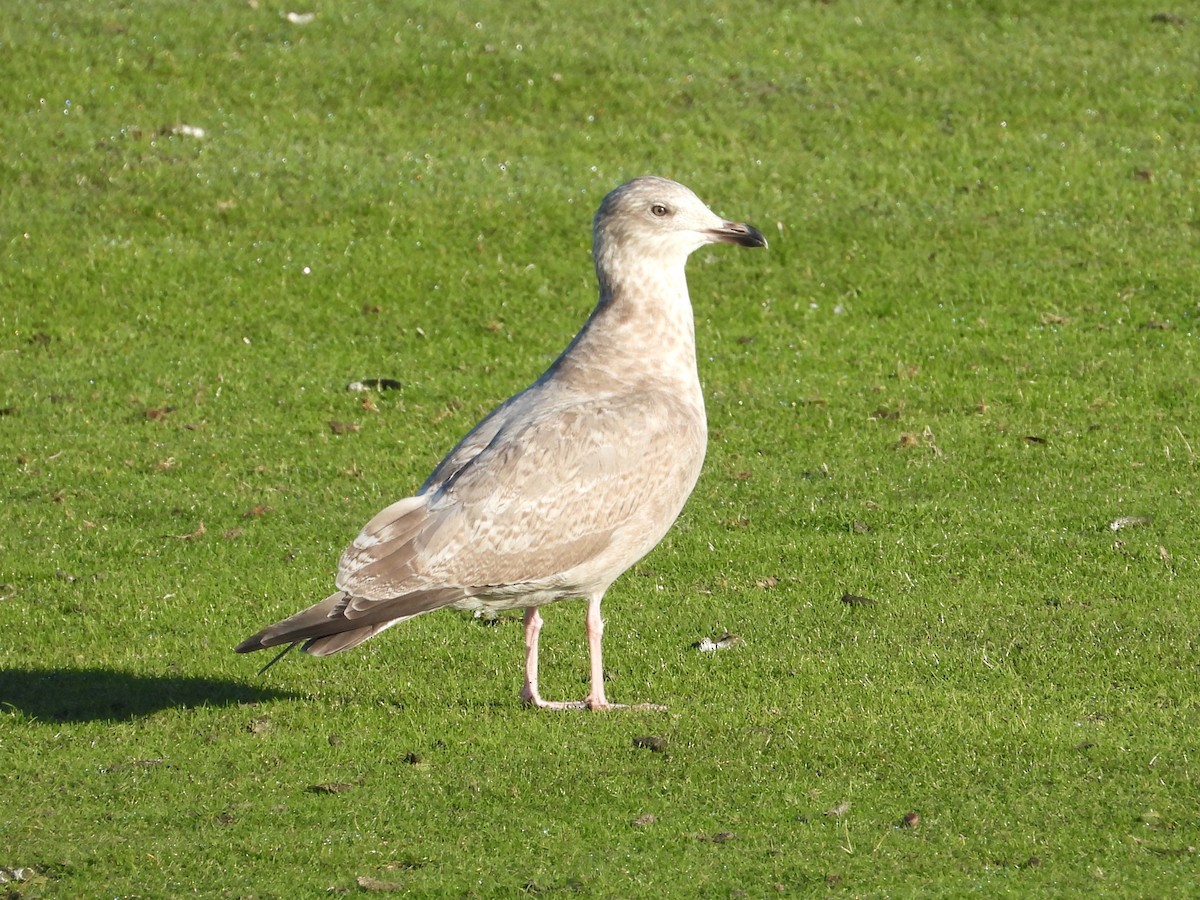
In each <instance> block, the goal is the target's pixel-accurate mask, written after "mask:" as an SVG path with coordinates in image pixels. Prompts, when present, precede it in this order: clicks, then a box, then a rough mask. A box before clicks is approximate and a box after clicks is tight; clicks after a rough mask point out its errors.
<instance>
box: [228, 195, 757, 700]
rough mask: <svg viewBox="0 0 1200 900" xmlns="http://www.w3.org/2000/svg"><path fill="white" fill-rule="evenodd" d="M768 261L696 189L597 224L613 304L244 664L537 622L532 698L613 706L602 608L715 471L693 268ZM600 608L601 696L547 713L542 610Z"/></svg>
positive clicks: (624, 204) (607, 298) (647, 200)
mask: <svg viewBox="0 0 1200 900" xmlns="http://www.w3.org/2000/svg"><path fill="white" fill-rule="evenodd" d="M717 242H725V243H736V244H741V245H742V246H747V247H765V246H766V243H767V242H766V239H765V238H763V236H762V234H760V233H759V232H758V231H757V230H755V229H754V228H752V227H750V226H748V225H742V224H738V223H734V222H727V221H725V220H723V219H721V218H719V217H718V216H716V215H714V214H713V213H712V212H711V211H710V210H709V209H708V208H707V207H706V206H705V205H704V204H703V203H702V202H701V201H700V200H699V199H698V198H697V197H696V195H695V194H693V193H692V192H691V191H690V190H688V189H687V188H686V187H684V186H683V185H680V184H676V183H675V182H673V181H668V180H667V179H665V178H656V177H649V176H648V177H644V178H637V179H634V180H633V181H630V182H628V183H626V184H623V185H621V187H619V188H617V189H616V190H614V191H613V192H612V193H610V194H609V195H608V196H607V197H605V198H604V201H603V203H602V204H601V206H600V210H599V212H597V214H596V219H595V224H594V242H593V243H594V246H593V254H594V257H595V262H596V274H597V278H598V280H599V282H600V299H599V302H598V303H597V305H596V308H595V310H594V311H593V312H592V315H591V317H590V318H589V319H588V321H587V323H586V324H585V325H584V326H583V328H582V329H581V330H580V332H579V334H577V335H576V336H575V339H574V340H573V341H572V342H571V344H570V346H568V347H567V349H566V350H565V351H563V353H562V355H561V356H559V358H558V359H557V360H556V361H555V362H554V364H553V365H551V366H550V368H549V369H547V370H546V372H545V373H544V374H543V375H542V376H541V377H540V378H539V379H538V380H537V381H535V382H534V383H533V384H532V385H530V386H529V387H528V388H526V389H525V390H524V391H522V392H521V393H519V394H517V395H516V396H514V397H512V398H510V399H509V400H507V401H506V402H504V403H503V404H501V405H500V406H498V407H497V408H496V409H495V410H493V411H492V412H491V414H489V415H488V416H487V418H485V419H484V420H483V421H482V422H480V423H479V424H478V425H477V426H475V428H474V429H472V431H471V432H470V433H469V434H467V436H466V437H464V438H463V439H462V440H461V441H460V442H459V443H458V445H457V446H456V447H455V448H454V449H453V450H451V451H450V453H449V454H448V455H447V456H446V458H445V459H444V460H442V462H441V463H440V464H439V465H438V467H437V468H436V469H435V470H434V471H433V474H432V475H430V476H429V479H428V480H427V481H426V482H425V484H424V485H422V487H421V489H420V490H419V491H418V492H417V494H416V495H415V496H413V497H407V498H405V499H403V500H399V501H397V502H396V503H393V504H392V505H391V506H389V507H388V508H387V509H385V510H383V511H382V512H380V513H379V514H378V515H377V516H375V518H373V519H372V520H371V521H370V522H368V523H367V525H366V527H364V528H363V530H362V532H361V533H360V534H359V535H358V537H357V538H355V539H354V542H353V543H352V544H351V545H350V546H349V547H348V548H347V549H346V551H345V553H343V554H342V558H341V561H340V563H339V565H338V575H337V581H336V585H337V588H338V590H337V591H336V592H335V593H333V594H331V595H330V596H329V597H327V598H326V599H325V600H323V601H321V602H320V603H318V604H316V605H314V606H311V607H309V608H308V609H306V610H303V611H301V612H299V613H296V614H295V615H293V616H291V617H289V618H287V619H284V620H283V621H281V622H277V623H276V624H274V625H271V626H269V627H267V628H264V629H263V630H262V631H260V632H259V633H258V634H256V635H254V636H253V637H250V638H247V639H246V640H245V641H243V642H242V643H241V644H239V645H238V647H237V650H238V652H239V653H246V652H249V651H252V650H260V649H263V648H265V647H270V646H275V645H279V644H289V645H290V644H293V643H296V642H300V641H303V642H304V647H303V649H304V650H305V651H307V652H308V653H311V654H313V655H315V656H327V655H329V654H331V653H337V652H340V651H342V650H346V649H349V648H350V647H353V646H355V645H356V644H359V643H361V642H362V641H364V640H366V639H367V638H370V637H372V636H374V635H375V634H378V633H379V632H380V631H382V630H383V629H385V628H387V627H389V626H391V625H395V624H396V623H397V622H402V621H404V620H405V619H409V618H412V617H413V616H415V615H419V614H420V613H423V612H428V611H430V610H433V609H439V608H441V607H446V606H449V607H453V608H455V609H466V610H480V609H488V610H502V609H511V608H524V609H525V610H526V614H525V641H526V673H525V687H524V689H523V690H522V692H521V696H522V698H523V699H524V700H525V701H526V702H527V703H530V704H532V705H536V706H544V707H553V708H567V707H571V708H575V707H580V706H587V707H590V708H604V707H607V706H609V703H608V700H607V698H606V696H605V692H604V682H603V666H602V662H601V635H602V632H603V622H602V620H601V618H600V601H601V599H602V598H603V596H604V593H605V591H606V590H607V589H608V587H609V585H610V584H612V582H613V581H614V580H615V579H616V578H617V576H619V575H620V574H621V573H622V572H624V571H625V570H626V569H628V568H629V567H630V566H632V565H633V564H634V563H635V562H637V561H638V560H639V559H641V558H642V557H643V556H645V555H646V554H647V553H649V552H650V550H651V549H653V547H654V546H655V545H656V544H657V543H658V542H659V541H660V540H661V539H662V537H663V535H664V534H666V532H667V529H668V528H670V527H671V524H672V523H673V522H674V521H675V518H676V517H677V516H678V515H679V512H680V510H681V509H682V508H683V504H684V502H685V501H686V500H687V498H688V495H689V494H690V493H691V491H692V488H693V486H694V485H695V483H696V479H697V477H698V476H699V474H700V467H701V464H702V463H703V461H704V450H705V444H706V440H707V437H706V434H707V432H706V424H705V416H704V398H703V396H702V395H701V392H700V380H699V377H698V375H697V372H696V348H695V335H694V331H693V324H692V308H691V303H690V301H689V299H688V292H687V280H686V278H685V275H684V264H685V262H686V261H687V257H688V255H689V254H691V253H692V252H693V251H694V250H696V249H698V248H699V247H701V246H703V245H705V244H709V243H717ZM571 597H579V598H584V599H587V600H588V611H587V633H588V645H589V651H590V656H591V691H590V692H589V694H588V696H587V698H586V699H585V700H584V701H582V702H579V703H549V702H547V701H543V700H542V698H541V696H540V695H539V693H538V687H537V639H538V633H539V631H540V629H541V616H540V615H539V614H538V607H539V606H542V605H544V604H546V603H550V602H553V601H555V600H560V599H564V598H571Z"/></svg>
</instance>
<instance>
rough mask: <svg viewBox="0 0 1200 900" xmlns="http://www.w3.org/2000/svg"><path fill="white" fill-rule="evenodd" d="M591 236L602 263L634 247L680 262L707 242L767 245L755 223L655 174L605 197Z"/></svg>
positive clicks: (636, 251)
mask: <svg viewBox="0 0 1200 900" xmlns="http://www.w3.org/2000/svg"><path fill="white" fill-rule="evenodd" d="M593 237H594V249H595V254H596V261H597V264H598V265H599V264H601V262H602V261H603V260H605V259H606V258H609V257H611V256H625V255H627V254H631V253H632V254H636V255H638V256H649V257H657V258H659V259H660V260H662V261H663V262H665V263H670V262H676V261H678V262H680V263H682V262H683V261H684V260H686V259H687V257H688V255H689V254H691V253H692V252H693V251H695V250H698V249H699V248H701V247H703V246H704V245H705V244H716V243H726V244H740V245H741V246H743V247H765V246H767V239H766V238H765V237H763V235H762V232H760V231H759V230H758V229H757V228H755V227H754V226H753V225H746V224H744V223H742V222H730V221H728V220H726V219H722V218H721V217H720V216H718V215H717V214H716V213H714V212H713V211H712V210H710V209H709V208H708V207H707V206H705V205H704V202H703V201H702V200H701V199H700V198H699V197H697V196H696V195H695V194H694V193H692V191H691V190H689V189H688V188H686V187H684V186H683V185H682V184H679V183H677V182H674V181H671V180H669V179H667V178H659V177H657V176H654V175H646V176H643V177H641V178H635V179H633V180H632V181H627V182H626V183H625V184H623V185H621V186H620V187H618V188H616V189H615V190H613V191H612V192H611V193H610V194H609V195H608V196H607V197H605V198H604V201H603V202H602V203H601V204H600V209H599V211H598V212H597V213H596V221H595V224H594V227H593Z"/></svg>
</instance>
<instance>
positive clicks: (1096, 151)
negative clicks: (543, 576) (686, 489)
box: [0, 0, 1200, 897]
mask: <svg viewBox="0 0 1200 900" xmlns="http://www.w3.org/2000/svg"><path fill="white" fill-rule="evenodd" d="M309 8H310V7H304V8H297V11H299V12H305V11H308V9H309ZM311 8H312V9H314V10H315V12H316V18H315V20H314V21H313V22H312V23H311V24H308V25H295V24H292V23H290V22H289V21H287V19H286V18H285V17H284V15H283V12H284V8H283V7H277V6H275V5H272V4H266V3H262V4H256V3H252V4H247V3H244V2H227V3H224V2H223V3H213V4H208V5H206V6H204V7H203V9H201V8H199V7H196V6H195V5H193V4H188V3H179V2H158V3H144V4H128V5H123V4H110V3H82V2H61V3H44V4H33V3H29V4H20V5H18V6H15V7H14V8H13V9H11V10H9V11H8V15H6V16H5V17H4V19H3V21H2V22H0V147H2V148H3V149H2V150H0V160H2V162H3V168H2V171H0V183H2V184H3V189H0V410H2V411H3V415H0V451H2V452H0V585H2V587H0V597H2V599H0V630H2V632H3V634H4V640H3V642H2V643H0V709H2V711H0V720H2V724H0V763H2V765H0V808H2V809H3V812H2V813H0V834H2V835H3V840H0V853H3V856H2V857H0V867H5V868H7V869H13V868H16V867H27V868H28V870H30V871H31V872H32V877H30V878H29V879H28V880H26V881H24V882H20V883H10V884H8V885H6V889H8V890H10V891H11V895H12V896H21V897H42V896H46V897H50V896H62V897H112V896H123V897H135V896H136V897H167V896H182V895H185V894H192V893H195V894H200V895H211V896H222V895H223V896H235V897H247V896H263V897H267V896H290V897H295V896H314V895H318V894H322V893H324V892H325V891H326V890H333V891H334V892H357V891H359V890H361V889H364V888H361V887H360V885H359V882H358V879H359V878H366V879H374V882H372V881H366V882H364V884H366V885H367V886H368V887H370V886H372V885H373V886H375V887H379V886H380V884H379V882H384V883H388V884H395V885H400V886H402V887H403V888H404V889H405V890H407V891H409V892H410V893H411V894H413V895H414V896H437V897H441V896H478V897H492V896H512V895H518V894H527V895H539V896H540V895H557V894H567V895H580V896H594V897H635V896H647V897H649V896H682V897H686V896H706V897H709V896H748V897H761V896H774V895H776V894H778V893H782V894H784V895H790V896H807V895H814V894H825V893H828V894H831V895H833V896H842V895H845V896H916V895H920V896H963V895H978V896H988V897H991V896H1005V895H1007V896H1014V897H1018V896H1020V897H1025V896H1031V895H1035V896H1077V895H1081V894H1084V893H1098V894H1102V895H1112V896H1118V895H1119V896H1146V897H1152V896H1155V897H1161V896H1171V895H1175V896H1178V895H1182V894H1187V893H1190V892H1192V891H1194V885H1195V883H1196V878H1197V875H1198V872H1197V863H1198V854H1197V851H1196V849H1195V848H1196V847H1197V846H1200V786H1198V784H1197V780H1198V778H1200V772H1198V770H1197V761H1198V760H1200V747H1198V746H1197V735H1198V734H1200V699H1198V698H1200V676H1198V668H1197V666H1198V663H1200V652H1198V651H1200V648H1198V646H1197V634H1200V608H1198V607H1197V596H1198V593H1200V590H1198V589H1200V557H1198V553H1197V540H1198V539H1200V513H1198V511H1197V510H1198V507H1200V504H1198V500H1200V497H1198V489H1197V485H1198V484H1200V480H1198V479H1200V468H1198V466H1197V460H1196V453H1197V451H1198V450H1200V411H1198V407H1197V403H1196V398H1197V396H1198V395H1200V301H1198V300H1197V298H1196V293H1195V285H1196V284H1197V282H1198V280H1200V278H1198V276H1200V265H1198V264H1197V256H1196V252H1195V250H1196V242H1197V238H1198V233H1197V229H1198V227H1200V214H1198V213H1197V209H1196V198H1197V185H1198V183H1200V154H1198V147H1197V131H1196V122H1197V118H1198V116H1200V110H1198V108H1197V103H1198V101H1197V96H1198V87H1197V74H1196V66H1195V63H1196V60H1197V58H1198V57H1197V52H1198V44H1197V40H1198V35H1200V32H1198V31H1197V29H1198V28H1200V21H1196V20H1193V19H1194V17H1193V16H1190V15H1186V14H1185V15H1186V18H1187V19H1189V20H1191V21H1186V22H1184V23H1183V24H1179V23H1178V22H1174V21H1165V22H1163V21H1155V20H1154V19H1153V18H1152V17H1153V15H1154V14H1156V13H1159V12H1162V11H1163V8H1162V7H1161V5H1160V4H1158V3H1157V2H1142V0H1134V2H1129V3H1121V4H1117V3H1103V2H1076V3H1065V2H1058V3H1033V2H1018V0H1012V2H1004V0H993V2H987V0H979V2H955V3H939V4H932V3H928V4H927V3H911V2H900V0H894V2H888V0H872V2H868V0H859V2H851V0H839V2H832V3H819V2H813V3H809V2H803V3H798V4H794V5H792V6H791V7H790V9H788V10H786V11H784V10H775V9H770V8H769V6H768V5H767V4H762V5H757V6H756V5H753V4H734V3H724V2H714V3H700V4H694V5H693V8H690V9H682V8H679V7H678V6H677V5H671V4H665V3H657V2H656V3H652V4H650V3H641V4H628V5H627V4H618V5H615V6H610V5H604V4H594V5H591V6H588V5H585V6H584V7H581V8H579V9H576V10H573V11H568V10H567V9H566V8H564V7H563V6H562V5H550V4H544V3H494V2H491V0H485V2H482V3H479V4H476V5H475V6H474V8H473V11H472V12H471V13H470V14H469V15H468V14H466V13H456V12H453V11H449V10H447V9H443V7H442V6H437V7H431V8H427V9H415V8H413V7H412V6H411V5H409V6H401V5H394V4H385V3H378V4H368V3H354V4H348V3H325V2H321V3H318V4H315V5H313V6H312V7H311ZM181 125H189V126H195V127H200V128H203V129H204V132H205V134H204V137H202V138H196V137H191V136H188V135H186V134H181V133H173V132H177V131H178V126H181ZM646 172H654V173H657V174H662V175H666V176H669V177H673V178H676V179H678V180H681V181H684V182H685V183H687V184H689V185H690V186H692V187H693V188H694V189H695V190H696V191H697V192H698V193H699V194H700V195H701V196H702V197H704V198H705V199H706V200H707V201H708V202H710V203H712V205H713V208H714V209H716V210H717V211H718V212H720V213H722V214H723V215H727V216H730V217H734V218H739V219H744V220H747V221H750V222H753V223H755V224H756V225H758V226H759V227H761V228H763V230H764V231H765V232H767V233H768V235H769V236H770V238H771V249H770V250H769V251H768V252H766V253H761V252H755V253H751V252H740V251H737V250H735V249H732V248H721V249H719V250H712V251H706V252H704V253H701V254H698V255H697V256H696V257H695V258H693V260H692V262H691V265H690V280H691V286H692V297H693V301H694V304H695V307H696V317H697V326H698V341H699V346H700V353H701V376H702V379H703V381H704V383H705V388H706V393H707V396H708V401H709V414H710V427H711V431H712V435H711V440H710V450H709V457H708V462H707V464H706V468H705V472H704V475H703V476H702V478H701V481H700V484H699V486H698V488H697V490H696V493H695V494H694V495H693V498H692V500H691V501H690V503H689V505H688V507H687V509H686V510H685V512H684V514H683V516H682V518H681V520H680V522H679V524H678V526H677V527H676V528H675V529H674V530H673V531H672V532H671V534H670V535H669V536H668V537H667V539H666V540H665V541H664V543H663V545H662V546H661V547H660V548H659V549H658V550H656V551H655V552H654V553H653V554H652V555H651V556H650V557H648V558H647V559H646V560H645V561H644V562H643V563H642V564H640V565H639V566H637V567H636V568H635V569H634V570H633V571H632V572H631V573H629V574H628V575H626V576H625V577H624V578H623V579H621V580H620V581H619V582H618V583H617V584H616V585H615V586H614V588H613V590H612V591H611V592H610V594H609V597H608V599H607V601H606V612H607V617H608V621H609V628H608V633H607V636H606V661H607V663H608V666H609V669H610V673H611V676H612V681H611V684H610V685H609V695H610V697H612V698H613V699H614V700H617V701H627V702H636V701H658V702H662V703H666V704H668V705H669V708H670V712H669V713H667V714H650V713H631V712H619V713H613V714H605V715H583V714H580V715H558V714H539V713H536V712H531V711H527V710H524V709H522V708H521V707H520V706H519V704H518V702H517V699H516V696H517V691H518V689H519V687H520V665H521V650H520V643H521V636H520V628H519V625H518V624H517V621H516V620H515V619H512V618H504V619H502V620H501V621H500V622H499V623H498V624H496V625H494V626H491V627H489V626H485V625H482V624H480V623H479V622H476V621H473V620H471V619H469V618H465V617H460V616H457V615H454V614H448V613H442V614H438V615H434V616H428V617H424V618H422V619H418V620H415V621H413V622H410V623H408V624H406V625H404V626H402V627H400V628H397V629H394V630H393V631H391V632H389V633H388V634H387V635H386V636H384V637H382V638H380V639H379V640H376V641H372V642H371V643H369V644H367V645H365V646H364V647H363V648H361V649H360V650H358V651H355V652H353V653H349V654H345V655H343V656H338V657H335V658H333V659H329V660H324V661H317V660H311V659H307V658H289V659H288V660H286V662H284V663H281V664H280V665H279V666H277V667H275V668H274V669H272V670H271V672H270V673H269V674H268V675H266V676H263V677H261V678H260V677H258V676H257V675H256V671H257V668H258V665H260V664H261V663H260V660H258V659H257V658H246V657H239V656H236V655H234V654H233V653H232V652H231V648H232V647H233V645H234V644H235V643H236V642H237V641H238V640H240V639H241V638H243V637H245V636H246V635H247V634H249V633H251V632H252V631H254V630H256V629H258V628H259V627H260V626H262V625H263V624H265V623H267V622H269V621H272V620H273V619H275V618H278V617H280V616H282V615H285V614H287V613H290V612H292V611H294V610H296V609H299V608H300V607H301V606H303V605H305V604H307V603H310V602H313V601H315V600H317V599H319V598H320V597H322V596H324V594H325V592H327V591H328V589H329V586H330V584H331V581H332V575H333V571H334V567H335V565H336V559H337V555H338V553H339V552H340V549H341V548H342V546H343V545H344V544H345V543H346V542H347V541H348V540H350V538H352V537H353V535H354V534H355V532H356V531H357V529H358V528H359V526H361V524H362V523H363V522H365V521H366V519H367V518H368V517H369V516H370V515H372V514H373V513H374V512H375V511H377V510H378V509H379V508H381V507H382V506H383V505H384V504H386V503H388V502H390V501H391V500H394V499H396V498H397V497H399V496H402V495H404V494H407V493H409V492H411V491H412V490H413V489H415V488H416V487H417V485H419V484H420V482H421V481H422V480H423V478H424V477H425V475H426V474H427V473H428V471H429V470H430V468H431V467H432V465H433V464H434V463H435V462H436V461H437V460H438V459H439V458H440V456H441V455H442V454H443V453H444V452H445V451H446V450H447V449H448V448H449V447H450V446H452V445H453V443H454V442H455V441H456V440H457V438H458V437H459V436H460V435H461V434H462V433H463V432H464V431H465V430H466V429H467V428H469V427H470V426H471V425H472V424H473V423H474V422H475V421H476V420H477V419H478V418H479V417H480V416H481V415H482V414H483V413H485V412H486V411H487V410H488V409H489V408H490V407H491V406H492V405H493V404H494V403H495V402H497V401H498V400H501V399H503V398H504V397H506V396H508V395H509V394H510V393H512V392H513V391H515V390H518V389H519V388H521V387H523V386H524V385H525V384H526V383H528V381H529V380H530V379H531V378H532V377H534V376H535V375H536V374H538V373H539V372H540V371H541V369H542V368H543V367H544V365H545V364H546V363H547V362H548V360H549V359H551V358H552V357H553V355H554V354H556V353H557V352H558V351H559V350H560V349H561V348H562V346H563V345H564V344H565V343H566V341H567V340H568V339H569V338H570V336H571V335H572V334H573V333H574V331H575V329H576V328H577V327H578V326H579V324H580V323H581V322H582V321H583V319H584V318H585V316H586V315H587V313H588V312H589V311H590V308H591V305H592V302H593V300H594V285H593V278H592V273H591V269H590V257H589V242H590V230H589V226H590V221H591V216H592V213H593V211H594V209H595V207H596V205H597V203H598V202H599V200H600V198H601V197H602V196H603V194H604V193H605V192H606V191H607V190H609V189H610V188H612V187H613V186H615V185H616V184H618V183H620V182H621V181H623V180H625V179H627V178H629V177H632V176H635V175H639V174H643V173H646ZM369 377H390V378H396V379H399V380H400V381H402V382H403V388H402V389H401V390H399V391H390V392H386V393H381V394H379V395H378V396H376V397H375V405H376V406H377V410H368V409H364V408H363V407H362V406H361V397H360V396H358V395H354V394H351V393H349V392H347V391H346V390H345V386H346V384H347V383H348V382H350V381H353V380H356V379H360V378H369ZM331 421H336V422H348V423H353V424H356V425H358V426H359V430H357V431H349V432H347V433H344V434H334V433H333V431H332V430H331V428H330V426H329V422H331ZM1121 516H1138V517H1145V518H1148V519H1149V522H1148V523H1146V524H1142V525H1140V526H1139V527H1133V528H1129V529H1127V530H1125V529H1123V530H1120V531H1116V532H1114V531H1113V530H1111V529H1110V528H1109V523H1110V522H1112V521H1113V520H1115V519H1117V518H1118V517H1121ZM201 523H202V524H203V526H204V527H203V530H201V528H200V525H201ZM201 532H202V533H201ZM844 593H852V594H856V595H861V596H865V597H867V598H870V599H871V600H872V601H874V604H873V605H865V604H860V605H849V604H845V603H843V602H841V598H842V595H843V594H844ZM582 616H583V608H582V606H581V605H579V604H563V605H560V606H558V607H556V608H553V609H550V610H548V611H547V616H546V618H547V627H546V630H545V632H544V634H543V647H544V662H543V693H544V694H545V695H546V696H547V697H553V698H560V697H561V698H566V697H575V696H581V695H582V694H583V693H584V691H585V685H584V681H583V679H584V675H585V673H586V657H585V654H584V649H583V640H582V637H583V627H582ZM726 629H728V630H730V631H733V632H736V633H737V634H739V635H740V636H741V637H742V642H741V643H740V644H739V645H738V646H736V647H734V648H732V649H729V650H725V651H721V652H718V653H715V654H712V655H705V654H701V653H699V652H698V651H696V650H694V649H692V644H693V643H694V642H696V641H698V640H699V639H701V638H703V637H715V636H719V635H720V634H721V633H722V632H723V631H724V630H726ZM263 661H265V660H263ZM643 735H653V736H657V737H661V738H664V739H665V740H666V748H665V752H661V753H660V752H653V751H651V750H649V749H645V748H638V747H635V746H634V744H633V739H634V738H636V737H639V736H643ZM321 785H326V786H328V785H340V786H342V787H341V788H340V789H330V790H332V792H329V791H321V790H319V789H317V790H314V788H317V787H318V786H321ZM910 812H911V813H916V814H917V815H919V817H920V818H919V823H918V824H917V825H916V827H904V826H903V825H902V819H903V818H904V817H905V815H906V814H908V813H910ZM647 815H652V816H653V817H654V821H653V822H649V821H648V820H646V819H643V818H642V817H645V816H647ZM637 821H640V822H641V824H634V823H635V822H637Z"/></svg>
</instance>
